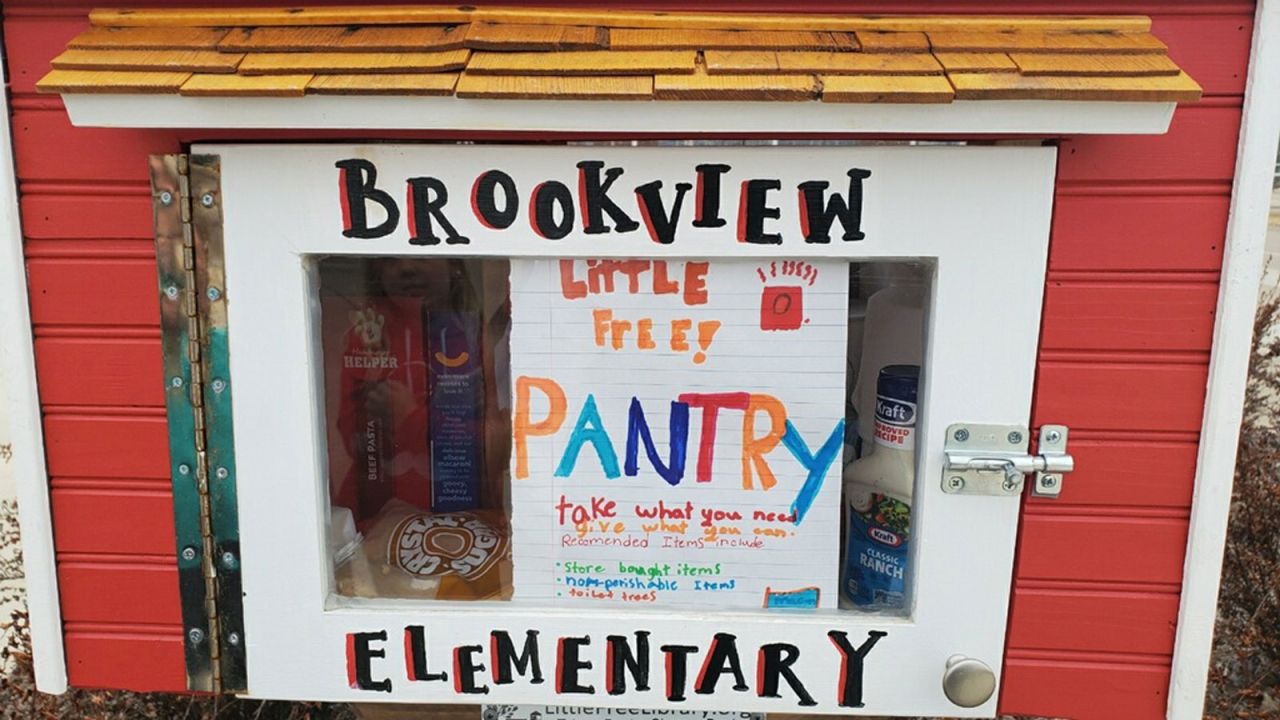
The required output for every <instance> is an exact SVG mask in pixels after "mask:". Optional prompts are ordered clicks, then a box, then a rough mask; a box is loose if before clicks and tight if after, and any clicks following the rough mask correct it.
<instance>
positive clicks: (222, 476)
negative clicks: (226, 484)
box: [213, 467, 231, 480]
mask: <svg viewBox="0 0 1280 720" xmlns="http://www.w3.org/2000/svg"><path fill="white" fill-rule="evenodd" d="M213 474H214V476H215V477H217V478H218V479H219V480H226V479H227V476H229V475H230V474H231V473H229V472H227V469H226V468H224V467H220V468H218V469H217V470H214V471H213Z"/></svg>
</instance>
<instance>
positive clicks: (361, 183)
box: [334, 158, 400, 238]
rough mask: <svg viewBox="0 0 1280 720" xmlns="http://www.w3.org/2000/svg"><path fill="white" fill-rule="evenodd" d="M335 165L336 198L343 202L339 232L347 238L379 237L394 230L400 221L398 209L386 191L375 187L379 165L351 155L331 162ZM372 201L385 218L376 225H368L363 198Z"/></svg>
mask: <svg viewBox="0 0 1280 720" xmlns="http://www.w3.org/2000/svg"><path fill="white" fill-rule="evenodd" d="M334 165H335V166H336V167H337V168H338V192H339V195H338V199H339V200H340V201H341V202H342V234H343V236H345V237H349V238H380V237H385V236H387V235H390V234H391V233H393V232H395V229H396V225H398V224H399V223H400V208H398V207H396V201H395V200H392V199H391V196H390V195H388V194H387V192H386V191H385V190H379V189H378V188H376V187H374V186H375V185H376V184H377V182H378V168H376V167H374V166H373V163H371V162H369V161H368V160H361V159H359V158H352V159H350V160H339V161H338V162H336V163H334ZM366 200H372V201H373V202H375V203H377V204H379V205H381V206H382V209H383V210H385V211H386V213H387V219H386V220H383V221H382V224H381V225H378V226H377V227H373V228H371V227H369V215H368V213H367V212H365V205H364V204H365V201H366Z"/></svg>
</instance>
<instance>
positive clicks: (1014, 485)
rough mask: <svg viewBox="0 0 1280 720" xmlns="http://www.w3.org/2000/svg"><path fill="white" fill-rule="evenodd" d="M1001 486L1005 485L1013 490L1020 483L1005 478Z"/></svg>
mask: <svg viewBox="0 0 1280 720" xmlns="http://www.w3.org/2000/svg"><path fill="white" fill-rule="evenodd" d="M1001 487H1003V488H1004V489H1005V490H1006V491H1009V492H1012V491H1013V489H1014V488H1016V487H1018V484H1017V483H1016V482H1014V481H1012V480H1010V479H1009V478H1005V480H1004V482H1003V483H1001Z"/></svg>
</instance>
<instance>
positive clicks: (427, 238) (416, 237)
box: [409, 177, 471, 245]
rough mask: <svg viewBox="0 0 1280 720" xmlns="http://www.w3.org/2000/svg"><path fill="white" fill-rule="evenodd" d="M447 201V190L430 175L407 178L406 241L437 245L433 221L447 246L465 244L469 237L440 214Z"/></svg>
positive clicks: (438, 242)
mask: <svg viewBox="0 0 1280 720" xmlns="http://www.w3.org/2000/svg"><path fill="white" fill-rule="evenodd" d="M447 202H449V189H448V188H446V187H445V186H444V183H442V182H440V181H439V180H437V179H436V178H433V177H416V178H409V244H410V245H439V244H440V238H438V237H436V234H435V230H434V224H433V221H434V222H436V223H440V227H441V229H443V230H444V232H445V236H444V241H445V242H447V243H449V244H450V245H466V244H467V243H469V242H471V241H470V240H469V239H467V238H465V237H463V236H462V235H459V234H458V231H457V230H455V229H454V228H453V223H450V222H449V220H448V218H446V217H445V216H444V205H445V203H447Z"/></svg>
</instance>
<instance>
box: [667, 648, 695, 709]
mask: <svg viewBox="0 0 1280 720" xmlns="http://www.w3.org/2000/svg"><path fill="white" fill-rule="evenodd" d="M660 649H661V650H662V654H663V655H666V656H667V657H666V660H667V700H669V701H671V702H684V688H685V681H686V679H687V678H688V676H689V655H690V654H691V653H696V652H698V646H697V645H663V646H662V647H661V648H660Z"/></svg>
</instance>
